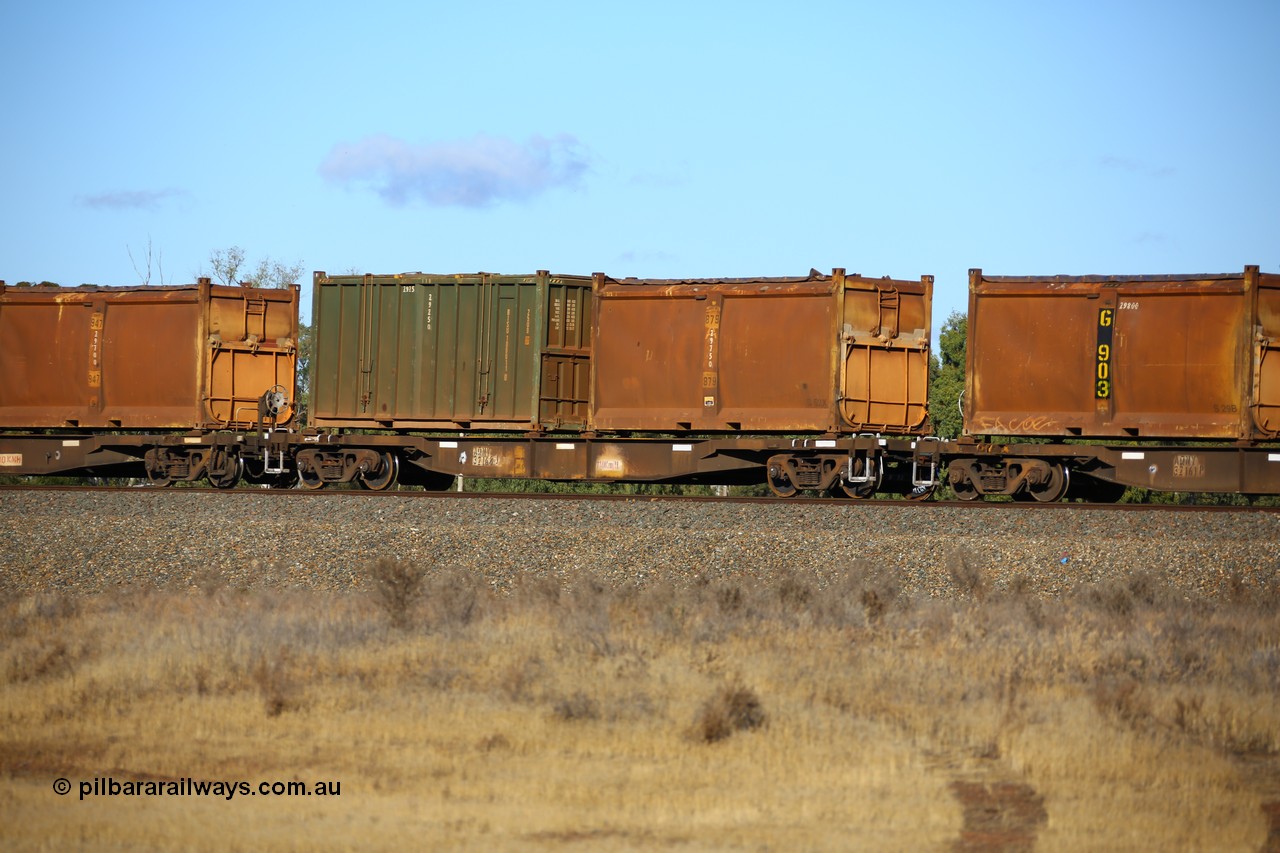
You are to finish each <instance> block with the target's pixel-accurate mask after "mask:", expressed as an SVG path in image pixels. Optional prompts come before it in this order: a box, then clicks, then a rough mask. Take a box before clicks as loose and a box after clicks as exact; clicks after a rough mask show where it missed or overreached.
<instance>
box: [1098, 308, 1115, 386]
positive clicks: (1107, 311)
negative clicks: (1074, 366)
mask: <svg viewBox="0 0 1280 853" xmlns="http://www.w3.org/2000/svg"><path fill="white" fill-rule="evenodd" d="M1115 321H1116V313H1115V309H1114V308H1102V309H1100V310H1099V311H1098V348H1097V349H1096V350H1095V351H1094V355H1095V358H1094V366H1093V396H1094V397H1096V398H1098V399H1099V400H1106V399H1109V398H1110V397H1111V392H1112V390H1114V389H1113V386H1112V378H1111V336H1112V333H1113V332H1114V331H1115Z"/></svg>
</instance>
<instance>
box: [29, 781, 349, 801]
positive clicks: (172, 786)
mask: <svg viewBox="0 0 1280 853" xmlns="http://www.w3.org/2000/svg"><path fill="white" fill-rule="evenodd" d="M53 790H54V791H55V792H56V793H58V794H69V793H70V792H71V783H70V781H68V780H67V779H57V780H55V781H54V783H53ZM256 796H263V797H340V796H342V783H341V782H333V781H328V782H300V781H297V780H295V781H292V782H259V783H257V784H254V783H252V782H243V781H235V782H226V781H209V780H205V779H192V778H190V777H187V778H183V779H171V780H165V781H159V780H154V779H149V780H145V781H138V780H128V781H124V782H119V781H117V780H115V779H113V778H111V777H110V776H108V777H106V778H105V779H103V778H99V777H96V776H95V777H94V778H93V779H92V780H89V779H84V780H81V781H80V799H82V800H83V799H85V798H86V797H221V798H222V799H224V800H232V799H235V798H236V797H256Z"/></svg>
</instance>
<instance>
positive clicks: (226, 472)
mask: <svg viewBox="0 0 1280 853" xmlns="http://www.w3.org/2000/svg"><path fill="white" fill-rule="evenodd" d="M218 456H219V457H220V458H221V464H220V465H219V466H218V468H217V470H215V469H214V468H213V467H212V466H210V468H209V470H208V472H207V473H206V475H205V476H206V477H208V478H209V485H211V486H213V487H214V488H215V489H234V488H235V487H236V483H239V482H240V477H241V475H242V474H244V460H243V459H241V458H240V457H239V456H231V455H229V454H222V453H220V454H218Z"/></svg>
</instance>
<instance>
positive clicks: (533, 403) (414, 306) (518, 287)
mask: <svg viewBox="0 0 1280 853" xmlns="http://www.w3.org/2000/svg"><path fill="white" fill-rule="evenodd" d="M313 311H314V314H313V318H312V319H313V321H314V323H315V328H316V339H315V355H314V364H313V370H314V374H313V377H314V378H313V381H312V392H311V399H312V404H311V409H312V411H311V423H312V424H313V425H315V426H322V427H367V428H395V429H507V430H517V429H518V430H528V429H547V430H560V429H569V430H573V429H579V428H581V427H582V426H584V425H585V423H586V419H587V387H588V382H589V378H590V361H591V358H590V356H591V352H590V345H591V340H590V335H589V334H588V332H587V329H586V322H587V320H588V318H589V317H590V316H591V280H590V279H589V278H586V277H581V276H577V277H575V276H553V275H551V274H550V273H548V272H545V271H540V272H538V273H536V274H534V275H524V276H513V275H495V274H490V273H474V274H464V275H426V274H422V273H404V274H401V275H363V276H329V275H326V274H325V273H323V272H318V273H316V274H315V290H314V308H313Z"/></svg>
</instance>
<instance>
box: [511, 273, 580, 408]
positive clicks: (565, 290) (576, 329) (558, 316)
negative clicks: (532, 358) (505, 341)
mask: <svg viewBox="0 0 1280 853" xmlns="http://www.w3.org/2000/svg"><path fill="white" fill-rule="evenodd" d="M540 299H541V302H540V304H539V307H540V308H541V309H542V312H543V313H542V314H541V317H545V318H546V319H545V320H543V319H541V317H538V316H536V315H535V320H534V322H533V324H532V326H531V327H530V328H527V329H526V330H525V334H526V336H528V335H529V334H533V335H538V334H544V335H545V340H544V341H543V349H542V357H541V362H542V365H541V374H542V375H541V380H540V382H539V384H538V423H539V424H540V425H541V426H543V427H544V428H546V429H557V428H560V427H566V426H583V425H585V424H586V422H587V409H588V400H589V393H590V386H591V335H590V333H589V331H588V330H587V324H586V322H585V319H588V318H590V317H591V284H590V282H587V281H585V280H583V279H566V278H549V279H548V281H547V287H546V291H545V293H542V294H541V295H540ZM540 329H541V330H542V331H539V330H540Z"/></svg>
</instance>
